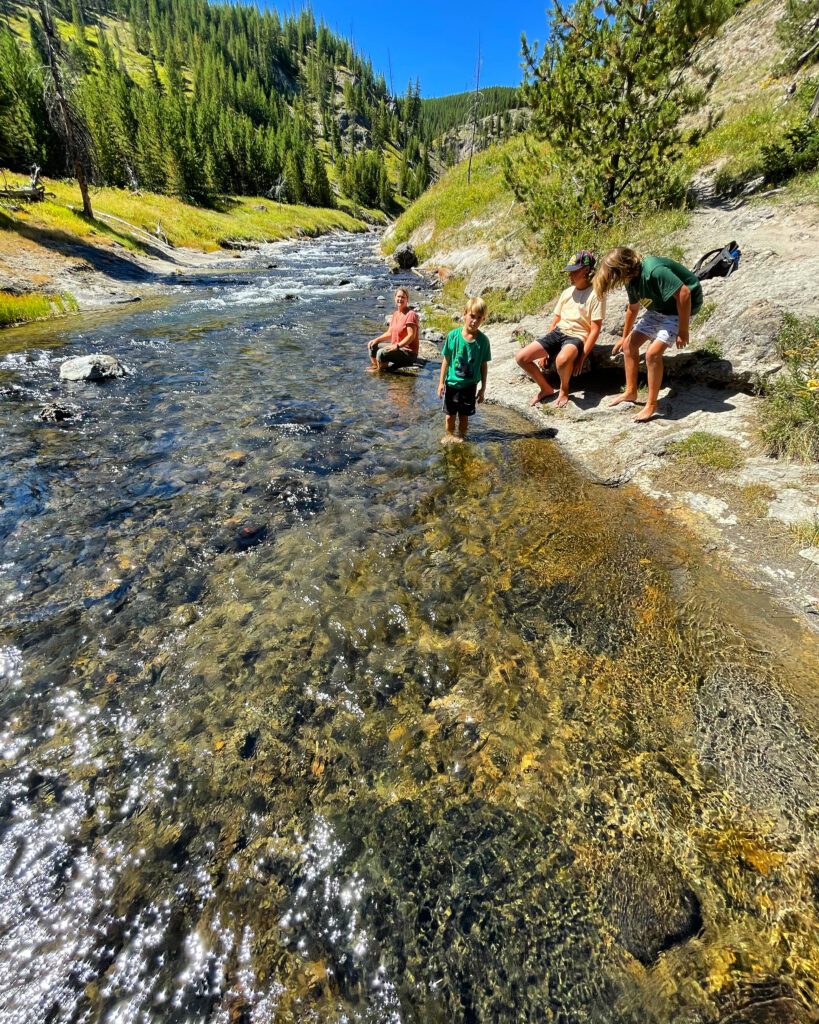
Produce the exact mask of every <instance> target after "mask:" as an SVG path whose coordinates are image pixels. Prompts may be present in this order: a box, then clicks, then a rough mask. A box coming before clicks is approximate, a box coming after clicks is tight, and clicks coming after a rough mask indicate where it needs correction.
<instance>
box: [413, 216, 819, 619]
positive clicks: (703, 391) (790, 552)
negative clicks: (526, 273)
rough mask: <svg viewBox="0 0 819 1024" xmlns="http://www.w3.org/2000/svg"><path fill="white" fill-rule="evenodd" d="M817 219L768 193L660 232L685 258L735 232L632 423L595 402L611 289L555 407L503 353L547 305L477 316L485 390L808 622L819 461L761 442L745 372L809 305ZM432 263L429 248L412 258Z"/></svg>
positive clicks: (625, 413) (611, 314) (614, 381)
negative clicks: (510, 319) (561, 404)
mask: <svg viewBox="0 0 819 1024" xmlns="http://www.w3.org/2000/svg"><path fill="white" fill-rule="evenodd" d="M817 227H819V209H817V208H816V207H814V206H804V205H802V206H799V207H792V208H790V209H787V208H783V207H782V206H781V205H775V200H773V199H772V200H771V201H764V200H763V201H757V202H755V203H753V204H748V205H744V206H740V207H738V208H729V207H703V208H701V209H699V210H697V211H695V212H694V213H693V214H692V217H691V223H690V224H689V226H688V227H687V228H686V229H685V231H684V232H680V233H679V236H678V237H672V238H671V239H670V240H669V247H674V248H675V249H676V251H678V252H680V254H681V255H682V258H683V260H684V261H685V262H688V263H689V264H691V263H693V261H694V260H695V259H696V257H697V256H698V255H700V254H701V253H702V252H704V251H706V250H707V249H710V248H713V247H714V246H716V245H719V244H723V243H727V242H728V241H729V240H731V239H732V238H735V239H737V240H738V241H739V243H740V246H741V249H742V261H741V264H740V270H739V272H738V273H737V274H735V275H733V276H732V277H730V278H727V279H717V280H711V281H707V282H705V285H704V290H705V304H704V306H703V312H702V313H701V314H700V316H699V317H698V318H697V319H696V320H695V321H694V324H693V325H692V340H691V345H690V347H689V348H688V349H686V350H683V351H675V352H673V353H672V354H670V356H668V357H667V359H666V376H665V381H664V383H665V387H664V388H663V391H662V400H661V414H660V416H659V417H658V418H657V419H655V420H654V421H653V422H651V423H649V424H643V425H641V424H636V423H634V422H633V417H634V414H635V410H634V409H633V408H631V407H624V406H618V407H616V408H614V409H612V408H610V407H609V404H608V403H609V401H610V399H611V396H612V395H613V394H616V393H617V392H618V390H620V389H621V387H622V383H623V369H622V358H621V357H616V358H614V359H613V358H612V355H611V351H612V345H613V344H614V342H615V341H616V340H617V338H618V337H619V334H620V329H621V326H622V315H623V308H624V304H625V302H624V297H623V296H621V295H617V294H615V295H613V296H612V297H611V298H610V301H609V307H608V317H607V320H606V323H605V324H604V330H603V334H602V335H601V340H600V342H599V343H598V346H597V348H596V350H595V353H594V357H595V358H594V360H593V362H592V366H591V369H590V371H589V372H588V373H585V374H583V375H582V376H581V377H580V378H578V379H576V380H575V382H574V390H573V393H572V399H571V401H570V402H569V405H568V406H567V407H566V408H565V409H555V408H554V403H553V402H551V403H550V402H546V403H544V404H542V405H540V406H538V407H536V408H534V409H533V408H531V407H530V405H529V402H530V400H531V399H532V397H533V396H534V394H535V392H536V389H535V385H534V384H533V383H532V382H531V381H529V379H528V378H527V377H526V376H525V375H524V374H523V373H522V372H521V371H520V369H519V368H518V366H517V364H516V363H515V361H514V356H515V353H516V352H517V351H518V349H519V347H520V345H521V344H522V343H523V342H524V341H526V340H527V339H529V338H531V337H537V336H539V335H542V334H543V333H545V331H546V329H547V325H548V324H549V322H550V321H551V310H550V307H547V308H546V309H545V310H544V311H543V312H541V313H539V314H538V315H533V316H527V317H525V318H524V319H523V320H521V321H520V322H517V323H496V324H491V325H489V326H488V327H487V328H486V331H487V334H488V335H489V337H490V339H491V341H492V346H493V363H492V369H491V373H490V385H489V393H490V396H491V400H493V401H496V402H499V403H502V404H503V405H506V406H509V407H511V408H514V409H517V410H518V411H520V412H522V413H524V414H525V415H526V416H528V417H530V418H532V419H534V420H535V421H537V422H539V423H542V424H544V425H545V426H549V427H551V428H553V429H554V431H555V437H556V440H557V442H558V443H559V444H560V446H561V448H562V449H563V450H564V451H565V452H566V454H567V455H569V457H570V458H572V459H573V460H574V461H575V462H576V463H577V465H578V466H580V467H581V468H582V469H583V470H584V471H585V472H587V473H589V474H590V475H591V476H592V477H593V479H595V480H598V481H600V482H603V483H605V484H607V485H609V486H613V487H620V486H624V485H630V486H635V487H638V488H640V489H641V490H642V491H643V492H644V493H645V494H646V495H647V496H648V497H649V498H650V499H651V501H652V503H655V504H656V505H657V507H658V508H660V509H662V510H664V511H665V513H666V514H667V516H668V522H669V524H670V525H672V527H673V528H680V527H685V528H689V529H692V530H693V531H694V533H695V534H696V535H697V536H698V537H699V538H700V539H701V541H702V542H703V543H704V544H705V546H706V548H707V549H708V550H710V551H712V552H713V553H714V555H715V556H719V557H720V558H723V559H725V560H726V561H727V563H728V564H729V565H730V567H731V568H732V569H733V570H734V571H736V572H738V573H739V574H741V575H742V576H743V577H744V578H746V579H748V580H750V581H751V582H752V583H753V584H754V585H755V586H758V587H760V588H762V589H763V590H766V591H768V592H770V593H771V594H773V595H774V596H775V598H776V600H777V601H778V602H779V603H781V604H782V605H784V606H785V607H786V608H787V609H788V610H789V611H790V612H792V613H794V614H796V615H797V616H798V617H800V618H803V619H804V620H806V621H808V622H809V623H810V624H811V625H812V627H813V628H815V629H816V628H819V547H816V546H814V545H813V544H811V543H810V540H812V539H814V538H813V535H812V527H815V524H816V522H817V517H819V466H817V465H816V464H803V463H797V462H788V461H785V460H780V459H772V458H770V457H769V456H768V455H766V454H765V451H764V449H763V447H762V444H761V443H760V439H759V413H760V408H761V404H762V401H763V399H761V398H760V397H759V396H758V395H757V394H756V393H755V391H754V383H755V382H756V381H757V380H758V379H760V378H764V377H769V376H771V375H775V374H777V373H778V372H780V370H781V369H782V365H783V359H782V356H781V355H780V354H779V351H778V348H777V344H776V341H777V337H778V335H779V333H780V331H781V329H782V327H783V323H784V320H785V316H786V314H788V313H797V314H798V315H799V316H801V317H811V316H817V315H819V294H817V292H816V289H815V288H814V287H808V286H807V283H808V282H811V281H815V280H816V279H817V276H819V246H817V244H816V237H817ZM439 266H440V264H439V263H438V260H437V259H436V257H433V258H431V259H430V260H428V261H427V262H426V264H425V268H424V269H426V270H427V271H431V270H438V269H439ZM795 268H798V273H795V272H794V270H795ZM646 508H647V514H649V512H648V509H649V506H648V505H647V506H646ZM806 538H807V539H806Z"/></svg>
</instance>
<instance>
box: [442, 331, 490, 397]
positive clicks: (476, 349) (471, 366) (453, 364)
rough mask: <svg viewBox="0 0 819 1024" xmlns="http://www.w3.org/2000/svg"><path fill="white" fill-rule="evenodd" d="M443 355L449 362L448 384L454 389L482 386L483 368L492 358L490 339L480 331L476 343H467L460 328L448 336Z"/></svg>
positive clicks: (447, 371) (447, 370)
mask: <svg viewBox="0 0 819 1024" xmlns="http://www.w3.org/2000/svg"><path fill="white" fill-rule="evenodd" d="M441 354H442V356H443V357H444V359H446V360H447V362H448V364H449V365H448V366H447V369H446V383H447V384H449V386H450V387H452V388H465V387H469V385H470V384H480V382H481V366H483V364H484V363H488V362H489V361H490V359H491V358H492V352H491V351H490V348H489V338H487V336H486V335H485V334H484V333H483V331H478V335H477V337H476V338H475V340H474V341H467V339H466V338H465V337H464V336H463V331H462V330H461V328H460V327H456V328H455V329H454V330H453V331H450V332H449V334H448V335H447V336H446V341H445V342H444V347H443V349H441Z"/></svg>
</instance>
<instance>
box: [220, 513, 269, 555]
mask: <svg viewBox="0 0 819 1024" xmlns="http://www.w3.org/2000/svg"><path fill="white" fill-rule="evenodd" d="M267 532H268V528H267V523H262V522H257V521H251V520H247V521H245V522H242V523H230V524H228V525H227V526H225V527H224V528H223V529H222V530H220V531H219V533H218V534H217V535H216V536H215V537H214V538H213V540H212V542H211V546H212V547H213V548H214V550H216V551H219V552H235V553H237V554H238V553H239V552H241V551H247V550H248V549H249V548H253V547H256V545H257V544H261V543H262V541H264V540H265V538H266V537H267Z"/></svg>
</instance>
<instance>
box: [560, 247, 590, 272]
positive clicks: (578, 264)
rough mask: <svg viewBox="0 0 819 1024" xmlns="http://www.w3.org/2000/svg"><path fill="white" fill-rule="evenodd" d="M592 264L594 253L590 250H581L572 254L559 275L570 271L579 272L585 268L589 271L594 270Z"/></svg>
mask: <svg viewBox="0 0 819 1024" xmlns="http://www.w3.org/2000/svg"><path fill="white" fill-rule="evenodd" d="M594 264H595V259H594V253H593V252H592V251H591V250H590V249H581V250H580V251H579V252H576V253H575V254H574V256H573V257H572V259H570V260H569V262H568V263H567V264H566V266H565V267H564V268H563V270H562V271H561V273H564V274H568V273H570V271H572V270H581V269H582V268H583V267H587V268H588V269H589V270H590V271H591V270H594Z"/></svg>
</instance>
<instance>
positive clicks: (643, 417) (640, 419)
mask: <svg viewBox="0 0 819 1024" xmlns="http://www.w3.org/2000/svg"><path fill="white" fill-rule="evenodd" d="M656 415H657V409H656V408H653V409H652V408H651V406H648V405H647V406H646V407H645V409H643V411H642V412H641V413H640V415H639V416H635V417H634V422H635V423H648V421H649V420H653V419H654V417H655V416H656Z"/></svg>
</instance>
